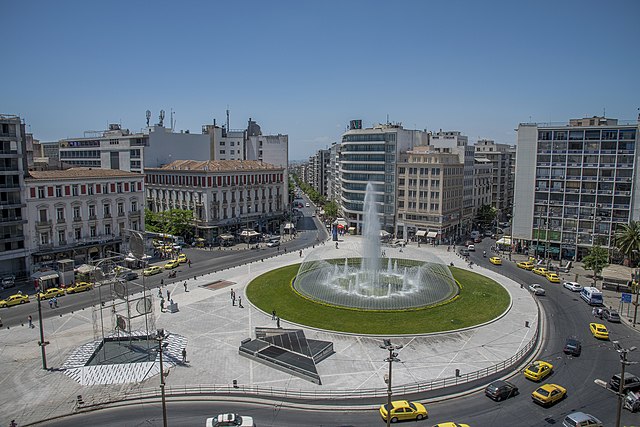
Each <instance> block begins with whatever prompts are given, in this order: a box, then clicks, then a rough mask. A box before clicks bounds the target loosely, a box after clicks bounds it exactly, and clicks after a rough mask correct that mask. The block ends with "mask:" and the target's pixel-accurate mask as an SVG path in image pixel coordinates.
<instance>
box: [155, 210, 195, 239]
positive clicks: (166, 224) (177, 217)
mask: <svg viewBox="0 0 640 427" xmlns="http://www.w3.org/2000/svg"><path fill="white" fill-rule="evenodd" d="M145 230H147V231H151V232H154V233H166V234H172V235H174V236H181V237H183V238H185V239H189V238H191V237H193V211H191V210H186V209H169V210H168V211H162V212H151V211H150V210H148V209H147V210H145Z"/></svg>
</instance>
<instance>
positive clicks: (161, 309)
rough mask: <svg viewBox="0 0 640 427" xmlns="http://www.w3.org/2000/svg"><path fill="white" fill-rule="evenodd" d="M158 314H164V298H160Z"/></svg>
mask: <svg viewBox="0 0 640 427" xmlns="http://www.w3.org/2000/svg"><path fill="white" fill-rule="evenodd" d="M160 312H164V298H160Z"/></svg>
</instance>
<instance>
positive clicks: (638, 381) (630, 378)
mask: <svg viewBox="0 0 640 427" xmlns="http://www.w3.org/2000/svg"><path fill="white" fill-rule="evenodd" d="M609 388H610V389H612V390H614V391H618V390H620V374H615V375H614V376H612V377H611V379H610V380H609ZM628 390H631V391H637V390H640V378H638V377H637V376H635V375H633V374H632V373H631V372H625V373H624V384H623V386H622V392H623V393H626V392H627V391H628Z"/></svg>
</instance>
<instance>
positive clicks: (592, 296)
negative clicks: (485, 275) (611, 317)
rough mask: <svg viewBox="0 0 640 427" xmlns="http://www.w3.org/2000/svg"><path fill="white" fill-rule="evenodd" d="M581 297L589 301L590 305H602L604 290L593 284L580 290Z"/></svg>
mask: <svg viewBox="0 0 640 427" xmlns="http://www.w3.org/2000/svg"><path fill="white" fill-rule="evenodd" d="M580 297H581V298H582V299H583V300H585V301H586V302H587V304H589V305H602V304H603V303H604V302H603V299H602V292H600V289H598V288H594V287H593V286H585V287H584V288H582V290H581V291H580Z"/></svg>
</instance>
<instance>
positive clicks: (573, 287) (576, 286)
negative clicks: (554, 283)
mask: <svg viewBox="0 0 640 427" xmlns="http://www.w3.org/2000/svg"><path fill="white" fill-rule="evenodd" d="M562 286H564V287H565V288H567V289H569V290H570V291H573V292H580V291H581V290H582V285H581V284H580V283H578V282H564V283H563V284H562Z"/></svg>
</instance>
